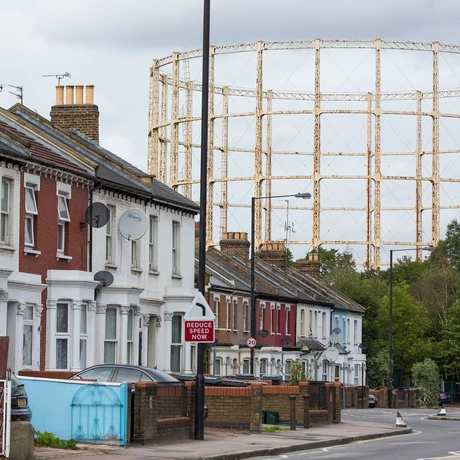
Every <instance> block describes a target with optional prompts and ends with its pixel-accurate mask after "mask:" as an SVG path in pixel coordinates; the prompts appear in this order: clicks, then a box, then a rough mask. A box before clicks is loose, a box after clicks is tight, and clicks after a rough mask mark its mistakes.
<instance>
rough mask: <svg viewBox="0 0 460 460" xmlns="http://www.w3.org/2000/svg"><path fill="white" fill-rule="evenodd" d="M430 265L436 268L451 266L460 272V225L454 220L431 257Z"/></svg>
mask: <svg viewBox="0 0 460 460" xmlns="http://www.w3.org/2000/svg"><path fill="white" fill-rule="evenodd" d="M430 263H432V264H433V265H436V266H440V265H445V264H446V263H447V264H449V265H450V266H451V267H452V268H454V269H455V270H457V271H458V272H460V223H459V222H458V221H457V220H456V219H453V220H452V221H451V222H450V223H449V224H448V225H447V230H446V237H445V239H443V240H440V241H439V244H438V245H437V247H436V248H435V249H434V251H433V252H432V253H431V255H430Z"/></svg>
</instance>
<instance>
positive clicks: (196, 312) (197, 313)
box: [184, 291, 215, 320]
mask: <svg viewBox="0 0 460 460" xmlns="http://www.w3.org/2000/svg"><path fill="white" fill-rule="evenodd" d="M214 318H215V316H214V313H213V312H212V310H211V307H210V306H209V305H208V302H206V299H205V298H204V296H203V294H202V293H201V292H199V291H198V294H197V295H196V296H195V298H194V299H193V300H192V303H191V304H190V308H189V309H188V310H187V313H185V315H184V319H207V320H214Z"/></svg>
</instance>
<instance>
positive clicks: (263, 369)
mask: <svg viewBox="0 0 460 460" xmlns="http://www.w3.org/2000/svg"><path fill="white" fill-rule="evenodd" d="M259 364H260V367H259V375H264V374H268V359H267V358H261V360H260V363H259Z"/></svg>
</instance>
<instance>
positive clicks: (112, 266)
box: [105, 262, 118, 270]
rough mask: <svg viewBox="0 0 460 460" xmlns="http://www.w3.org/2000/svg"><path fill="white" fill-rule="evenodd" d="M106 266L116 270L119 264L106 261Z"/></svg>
mask: <svg viewBox="0 0 460 460" xmlns="http://www.w3.org/2000/svg"><path fill="white" fill-rule="evenodd" d="M105 268H111V269H113V270H116V269H117V268H118V265H115V264H111V263H109V262H106V263H105Z"/></svg>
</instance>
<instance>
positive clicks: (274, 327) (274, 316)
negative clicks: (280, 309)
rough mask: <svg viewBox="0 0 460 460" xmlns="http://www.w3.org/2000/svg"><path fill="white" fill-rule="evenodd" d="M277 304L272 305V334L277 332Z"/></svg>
mask: <svg viewBox="0 0 460 460" xmlns="http://www.w3.org/2000/svg"><path fill="white" fill-rule="evenodd" d="M276 315H277V313H276V306H275V304H271V305H270V335H275V332H276Z"/></svg>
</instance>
